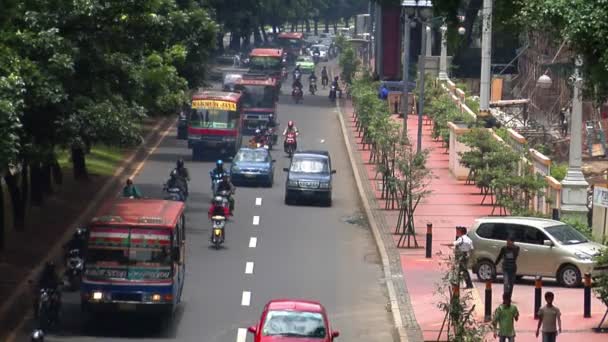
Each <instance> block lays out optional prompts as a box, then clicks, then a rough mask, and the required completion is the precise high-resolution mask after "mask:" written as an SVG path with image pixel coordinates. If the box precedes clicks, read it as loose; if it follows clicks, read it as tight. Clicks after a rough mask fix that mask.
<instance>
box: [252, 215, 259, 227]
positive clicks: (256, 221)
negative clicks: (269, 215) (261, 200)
mask: <svg viewBox="0 0 608 342" xmlns="http://www.w3.org/2000/svg"><path fill="white" fill-rule="evenodd" d="M259 224H260V217H259V216H254V217H253V225H254V226H257V225H259Z"/></svg>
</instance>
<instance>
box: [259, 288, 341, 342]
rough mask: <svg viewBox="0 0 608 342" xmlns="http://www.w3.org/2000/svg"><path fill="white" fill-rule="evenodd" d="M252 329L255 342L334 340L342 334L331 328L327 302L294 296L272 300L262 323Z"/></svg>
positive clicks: (263, 313)
mask: <svg viewBox="0 0 608 342" xmlns="http://www.w3.org/2000/svg"><path fill="white" fill-rule="evenodd" d="M248 330H249V332H250V333H252V334H253V335H254V336H255V337H254V341H255V342H271V341H275V342H279V341H280V342H330V341H333V340H334V339H335V338H336V337H338V336H340V333H339V332H338V331H335V330H334V331H332V330H331V328H330V326H329V320H328V319H327V313H326V312H325V308H324V307H323V305H321V304H320V303H318V302H313V301H308V300H293V299H275V300H271V301H270V302H268V304H266V306H265V307H264V312H262V317H261V318H260V323H258V325H253V326H250V327H249V329H248Z"/></svg>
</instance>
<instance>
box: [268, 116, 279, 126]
mask: <svg viewBox="0 0 608 342" xmlns="http://www.w3.org/2000/svg"><path fill="white" fill-rule="evenodd" d="M276 126H277V121H276V120H275V118H274V114H272V113H270V115H268V127H276Z"/></svg>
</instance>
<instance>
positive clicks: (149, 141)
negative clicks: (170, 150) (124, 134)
mask: <svg viewBox="0 0 608 342" xmlns="http://www.w3.org/2000/svg"><path fill="white" fill-rule="evenodd" d="M176 122H177V118H171V117H168V118H165V119H163V120H161V121H160V122H158V123H157V124H156V125H155V126H154V128H152V131H151V132H150V133H148V134H147V135H146V137H145V138H143V140H142V143H141V144H140V146H139V147H138V148H137V149H136V150H135V151H133V152H131V153H130V155H129V157H128V158H126V159H125V160H123V161H122V162H121V164H120V166H119V167H118V168H117V169H116V170H115V171H114V174H113V175H112V177H111V178H110V179H108V180H107V181H106V183H105V184H104V185H103V186H102V187H101V189H100V190H99V191H98V192H97V194H96V195H95V197H94V198H93V199H92V200H91V202H90V204H89V205H88V206H87V207H86V209H85V210H84V211H83V212H82V213H81V214H80V215H79V216H78V217H77V218H76V219H75V220H74V221H73V222H72V223H71V224H70V226H71V227H77V226H78V225H81V224H82V223H83V222H85V221H86V219H87V218H88V217H89V216H91V215H93V213H94V211H95V210H96V209H97V207H98V205H99V202H101V201H102V200H103V199H104V198H105V197H106V196H108V195H109V194H110V191H111V190H113V189H115V188H116V187H117V186H119V185H121V184H122V183H120V182H119V180H120V178H121V177H124V176H125V174H127V173H128V172H129V171H130V166H131V163H133V162H134V160H135V159H136V157H138V156H140V155H142V160H141V162H140V163H139V164H140V165H139V166H138V167H137V168H136V169H135V170H134V171H133V172H132V173H131V175H130V177H131V178H132V177H134V176H135V175H137V173H139V171H140V170H141V167H142V165H143V164H144V163H145V161H146V160H147V159H148V157H149V156H150V154H152V152H153V151H154V150H155V149H156V148H157V147H158V146H159V145H160V143H161V142H162V141H163V138H164V137H166V136H167V134H168V133H169V131H170V130H171V127H173V126H174V125H175V123H176ZM147 145H152V147H148V146H147ZM72 234H73V229H68V230H66V232H65V233H64V234H63V236H62V237H61V239H59V241H57V243H56V244H55V245H53V246H51V247H50V249H49V252H48V254H47V255H46V257H44V259H43V260H42V261H41V262H40V263H39V264H38V265H37V266H36V267H34V269H32V270H31V272H30V273H29V274H28V275H27V276H26V277H25V278H24V279H23V280H22V281H21V282H20V283H18V284H17V286H16V290H15V292H13V294H12V295H11V296H10V297H9V298H8V299H7V300H6V302H4V303H2V306H0V322H1V323H0V340H3V341H10V340H13V339H14V337H15V336H14V334H15V332H16V331H15V330H16V328H18V327H19V326H20V325H21V324H23V322H24V315H25V314H26V313H27V312H28V311H29V310H30V309H31V303H32V299H31V298H30V297H31V292H32V291H31V285H30V284H29V283H28V281H29V280H30V279H35V278H36V276H37V275H38V274H39V273H40V271H41V270H42V268H43V266H44V264H45V263H46V262H47V261H50V260H53V259H56V258H58V257H59V256H60V254H61V252H62V250H63V245H64V243H65V242H66V241H67V240H68V239H70V237H71V236H72ZM60 267H61V266H60ZM2 335H6V336H2Z"/></svg>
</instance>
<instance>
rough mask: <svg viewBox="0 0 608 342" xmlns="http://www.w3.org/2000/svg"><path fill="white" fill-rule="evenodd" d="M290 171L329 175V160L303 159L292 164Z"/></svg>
mask: <svg viewBox="0 0 608 342" xmlns="http://www.w3.org/2000/svg"><path fill="white" fill-rule="evenodd" d="M289 171H290V172H304V173H328V172H329V166H328V163H327V160H324V159H313V158H302V159H294V160H293V162H292V163H291V168H290V169H289Z"/></svg>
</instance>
